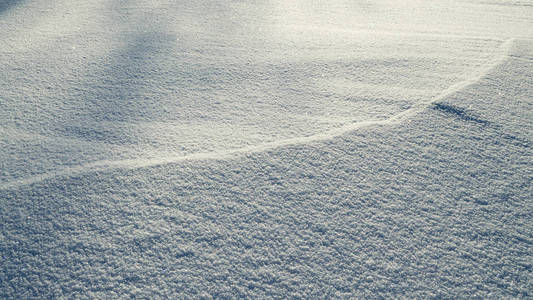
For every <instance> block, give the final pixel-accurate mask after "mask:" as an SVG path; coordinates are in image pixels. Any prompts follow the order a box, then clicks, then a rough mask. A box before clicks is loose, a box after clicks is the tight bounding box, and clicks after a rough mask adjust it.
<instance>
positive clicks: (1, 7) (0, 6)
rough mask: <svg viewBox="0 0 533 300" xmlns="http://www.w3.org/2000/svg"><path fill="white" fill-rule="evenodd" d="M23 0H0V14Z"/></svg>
mask: <svg viewBox="0 0 533 300" xmlns="http://www.w3.org/2000/svg"><path fill="white" fill-rule="evenodd" d="M24 1H25V0H0V14H2V13H4V12H5V11H7V10H8V9H10V8H12V7H13V6H16V5H18V4H20V3H22V2H24Z"/></svg>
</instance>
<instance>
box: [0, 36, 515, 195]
mask: <svg viewBox="0 0 533 300" xmlns="http://www.w3.org/2000/svg"><path fill="white" fill-rule="evenodd" d="M514 40H515V39H508V40H506V41H504V42H503V43H502V44H501V45H500V47H499V48H498V50H497V52H498V53H499V55H497V56H496V57H495V58H494V59H492V60H491V61H489V62H487V63H486V64H485V65H483V67H481V68H480V69H479V70H478V71H477V72H475V73H474V74H471V75H470V76H468V78H467V79H465V80H464V81H461V82H459V83H456V84H454V85H452V86H450V87H449V88H447V89H446V90H444V91H442V92H441V93H440V94H439V95H437V96H436V97H434V98H432V99H430V100H428V101H424V102H421V103H418V104H416V105H415V106H413V107H411V108H409V109H407V110H405V111H403V112H401V113H399V114H396V115H394V116H392V117H390V118H388V119H384V120H371V121H362V122H354V123H349V124H346V125H344V126H342V127H339V128H336V129H332V130H328V131H325V132H323V133H318V134H315V135H311V136H304V137H295V138H289V139H284V140H278V141H274V142H269V143H265V144H260V145H252V146H247V147H243V148H239V149H232V150H222V151H213V152H206V153H193V154H190V155H184V156H165V157H157V158H134V159H124V160H101V161H95V162H91V163H87V164H84V165H79V166H74V167H68V168H65V169H62V170H58V171H52V172H48V173H44V174H39V175H35V176H31V177H28V178H23V179H18V180H13V181H10V182H6V183H2V184H0V189H1V190H5V189H13V188H17V187H20V186H24V185H30V184H34V183H38V182H41V181H45V180H47V179H52V178H55V177H62V176H74V175H77V174H84V173H90V172H97V171H104V170H111V169H137V168H144V167H152V166H157V165H165V164H170V163H178V162H183V161H198V160H223V159H231V158H236V157H239V156H242V155H244V154H251V153H258V152H264V151H268V150H272V149H275V148H279V147H283V146H290V145H298V144H307V143H311V142H316V141H323V140H328V139H332V138H335V137H338V136H341V135H343V134H346V133H348V132H351V131H353V130H357V129H360V128H365V127H371V126H386V125H393V124H398V123H401V122H403V121H406V120H408V119H410V118H411V117H413V116H414V115H416V114H418V113H420V112H422V111H424V110H425V109H427V108H428V107H429V106H430V105H431V104H432V103H434V102H438V101H441V100H443V99H444V98H447V97H449V96H451V95H453V94H455V93H457V92H459V91H461V90H463V89H465V88H467V87H469V86H471V85H473V84H475V83H477V82H479V81H480V80H481V79H482V78H483V77H485V76H486V75H487V74H488V73H489V72H490V71H491V70H492V69H493V68H495V67H497V66H498V65H500V64H502V63H503V62H504V61H505V60H506V59H507V58H508V57H509V55H510V50H511V47H512V45H513V43H514Z"/></svg>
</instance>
